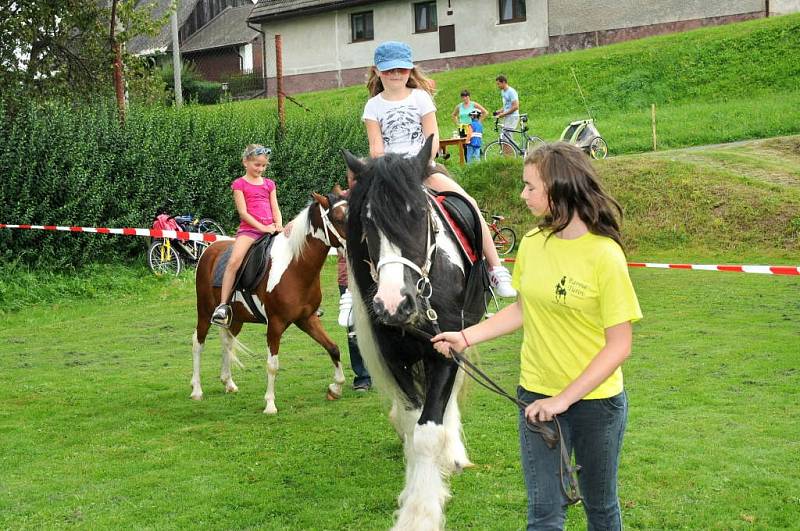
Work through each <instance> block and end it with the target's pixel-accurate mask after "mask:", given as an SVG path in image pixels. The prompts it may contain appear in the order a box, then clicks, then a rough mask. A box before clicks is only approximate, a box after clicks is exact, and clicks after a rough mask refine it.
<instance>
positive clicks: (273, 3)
mask: <svg viewBox="0 0 800 531" xmlns="http://www.w3.org/2000/svg"><path fill="white" fill-rule="evenodd" d="M380 1H382V0H259V2H258V3H257V4H256V6H255V7H254V8H253V12H252V13H250V22H269V21H272V20H280V19H284V18H292V17H298V16H301V15H309V14H313V13H323V12H325V11H335V10H337V9H341V8H344V7H352V6H358V5H363V4H377V3H378V2H380Z"/></svg>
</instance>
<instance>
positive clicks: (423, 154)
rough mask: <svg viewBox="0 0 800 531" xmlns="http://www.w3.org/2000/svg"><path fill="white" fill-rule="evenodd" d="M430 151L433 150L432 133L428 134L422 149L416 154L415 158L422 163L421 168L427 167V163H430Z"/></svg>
mask: <svg viewBox="0 0 800 531" xmlns="http://www.w3.org/2000/svg"><path fill="white" fill-rule="evenodd" d="M431 151H433V135H429V136H428V138H427V139H426V140H425V144H424V145H423V146H422V149H420V150H419V153H418V154H417V160H418V161H419V163H420V164H421V165H422V168H423V169H427V168H428V165H429V164H430V163H431Z"/></svg>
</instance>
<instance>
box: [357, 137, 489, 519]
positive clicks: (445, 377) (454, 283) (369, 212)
mask: <svg viewBox="0 0 800 531" xmlns="http://www.w3.org/2000/svg"><path fill="white" fill-rule="evenodd" d="M430 155H431V139H430V138H429V139H428V140H427V142H426V143H425V146H424V147H423V148H422V150H421V151H420V153H419V155H418V156H417V157H415V158H403V157H401V156H399V155H395V154H388V155H386V156H383V157H379V158H376V159H373V160H370V161H367V162H362V161H360V160H359V159H357V158H355V157H354V156H352V155H351V154H350V153H349V152H347V151H345V152H344V157H345V161H346V163H347V166H348V167H349V168H350V170H351V171H352V172H353V173H354V175H355V180H356V184H355V185H354V186H353V187H352V189H351V191H350V194H349V195H348V210H349V212H348V220H347V231H348V232H347V234H348V235H347V255H348V265H349V267H350V272H351V275H350V289H351V291H352V292H353V309H354V310H355V326H356V336H357V338H358V346H359V348H360V349H361V353H362V355H363V357H364V361H366V362H367V368H368V369H369V373H370V375H372V378H373V381H374V382H375V383H376V386H377V387H378V388H379V389H380V390H381V391H382V392H383V393H386V394H388V395H389V396H390V397H391V398H392V400H393V406H392V411H391V412H390V414H389V418H390V420H391V421H392V423H393V424H394V427H395V429H396V431H397V433H398V435H399V436H400V438H401V440H402V441H403V447H404V452H405V457H406V483H405V488H404V489H403V492H402V493H401V494H400V496H399V500H398V501H399V505H400V508H399V510H398V512H397V521H396V524H395V528H394V529H397V530H403V531H412V530H413V531H430V530H438V529H441V528H442V527H443V526H444V505H445V502H446V500H447V499H448V497H449V496H450V493H449V489H448V484H447V478H448V476H449V475H450V474H452V473H453V472H457V471H460V470H461V469H463V468H465V467H469V466H471V465H472V463H471V462H470V460H469V458H468V457H467V451H466V449H465V447H464V443H463V441H462V439H461V418H460V414H459V410H458V400H457V395H458V389H459V387H460V386H461V383H462V381H463V375H462V374H460V373H459V371H458V367H457V365H456V364H455V363H454V362H453V360H451V359H448V358H445V357H443V356H441V355H440V354H439V353H438V352H436V351H435V350H434V349H433V346H432V344H431V342H430V340H429V339H426V336H427V338H430V337H431V336H432V335H434V334H435V333H436V331H437V330H436V329H437V327H441V329H442V330H460V329H462V328H463V327H464V326H466V325H470V324H474V322H473V321H471V320H470V318H466V317H465V315H478V316H481V315H483V308H482V307H480V308H477V309H476V308H474V307H473V306H475V305H474V303H472V302H469V303H467V302H466V301H465V299H466V297H465V292H466V276H465V264H464V262H463V261H462V258H461V256H460V254H459V251H458V249H457V247H456V245H457V244H456V242H455V240H454V238H453V236H452V235H450V234H449V233H448V232H446V231H445V230H444V228H443V226H442V225H441V223H440V222H439V220H438V218H437V216H436V215H435V214H434V213H433V211H432V209H431V205H430V203H429V200H428V194H427V193H426V191H425V190H424V188H423V184H422V183H423V181H424V179H425V177H426V176H427V171H428V161H429V160H430ZM466 304H469V308H467V307H466V306H465V305H466ZM462 310H464V313H462ZM433 312H435V314H436V316H435V317H432V316H433V315H434V313H433ZM432 319H433V320H436V323H438V324H436V323H434V322H433V321H432Z"/></svg>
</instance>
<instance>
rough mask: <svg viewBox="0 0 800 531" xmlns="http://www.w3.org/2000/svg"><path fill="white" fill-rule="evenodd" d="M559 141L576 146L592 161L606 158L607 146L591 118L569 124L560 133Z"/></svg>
mask: <svg viewBox="0 0 800 531" xmlns="http://www.w3.org/2000/svg"><path fill="white" fill-rule="evenodd" d="M559 140H561V141H563V142H569V143H570V144H574V145H576V146H578V147H579V148H581V149H582V150H584V151H585V152H586V154H587V155H589V156H590V157H592V158H593V159H604V158H606V157H607V156H608V144H606V141H605V140H603V137H602V136H600V132H599V131H598V130H597V128H596V127H595V126H594V120H593V119H591V118H590V119H588V120H578V121H576V122H571V123H570V124H569V125H568V126H567V127H566V129H564V132H563V133H561V138H560V139H559Z"/></svg>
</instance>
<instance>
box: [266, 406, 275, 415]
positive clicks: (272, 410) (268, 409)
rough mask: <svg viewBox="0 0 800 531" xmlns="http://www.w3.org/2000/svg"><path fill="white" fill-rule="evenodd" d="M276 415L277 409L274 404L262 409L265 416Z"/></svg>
mask: <svg viewBox="0 0 800 531" xmlns="http://www.w3.org/2000/svg"><path fill="white" fill-rule="evenodd" d="M276 413H278V408H276V407H275V405H274V404H269V405H267V407H266V408H264V414H265V415H275V414H276Z"/></svg>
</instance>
